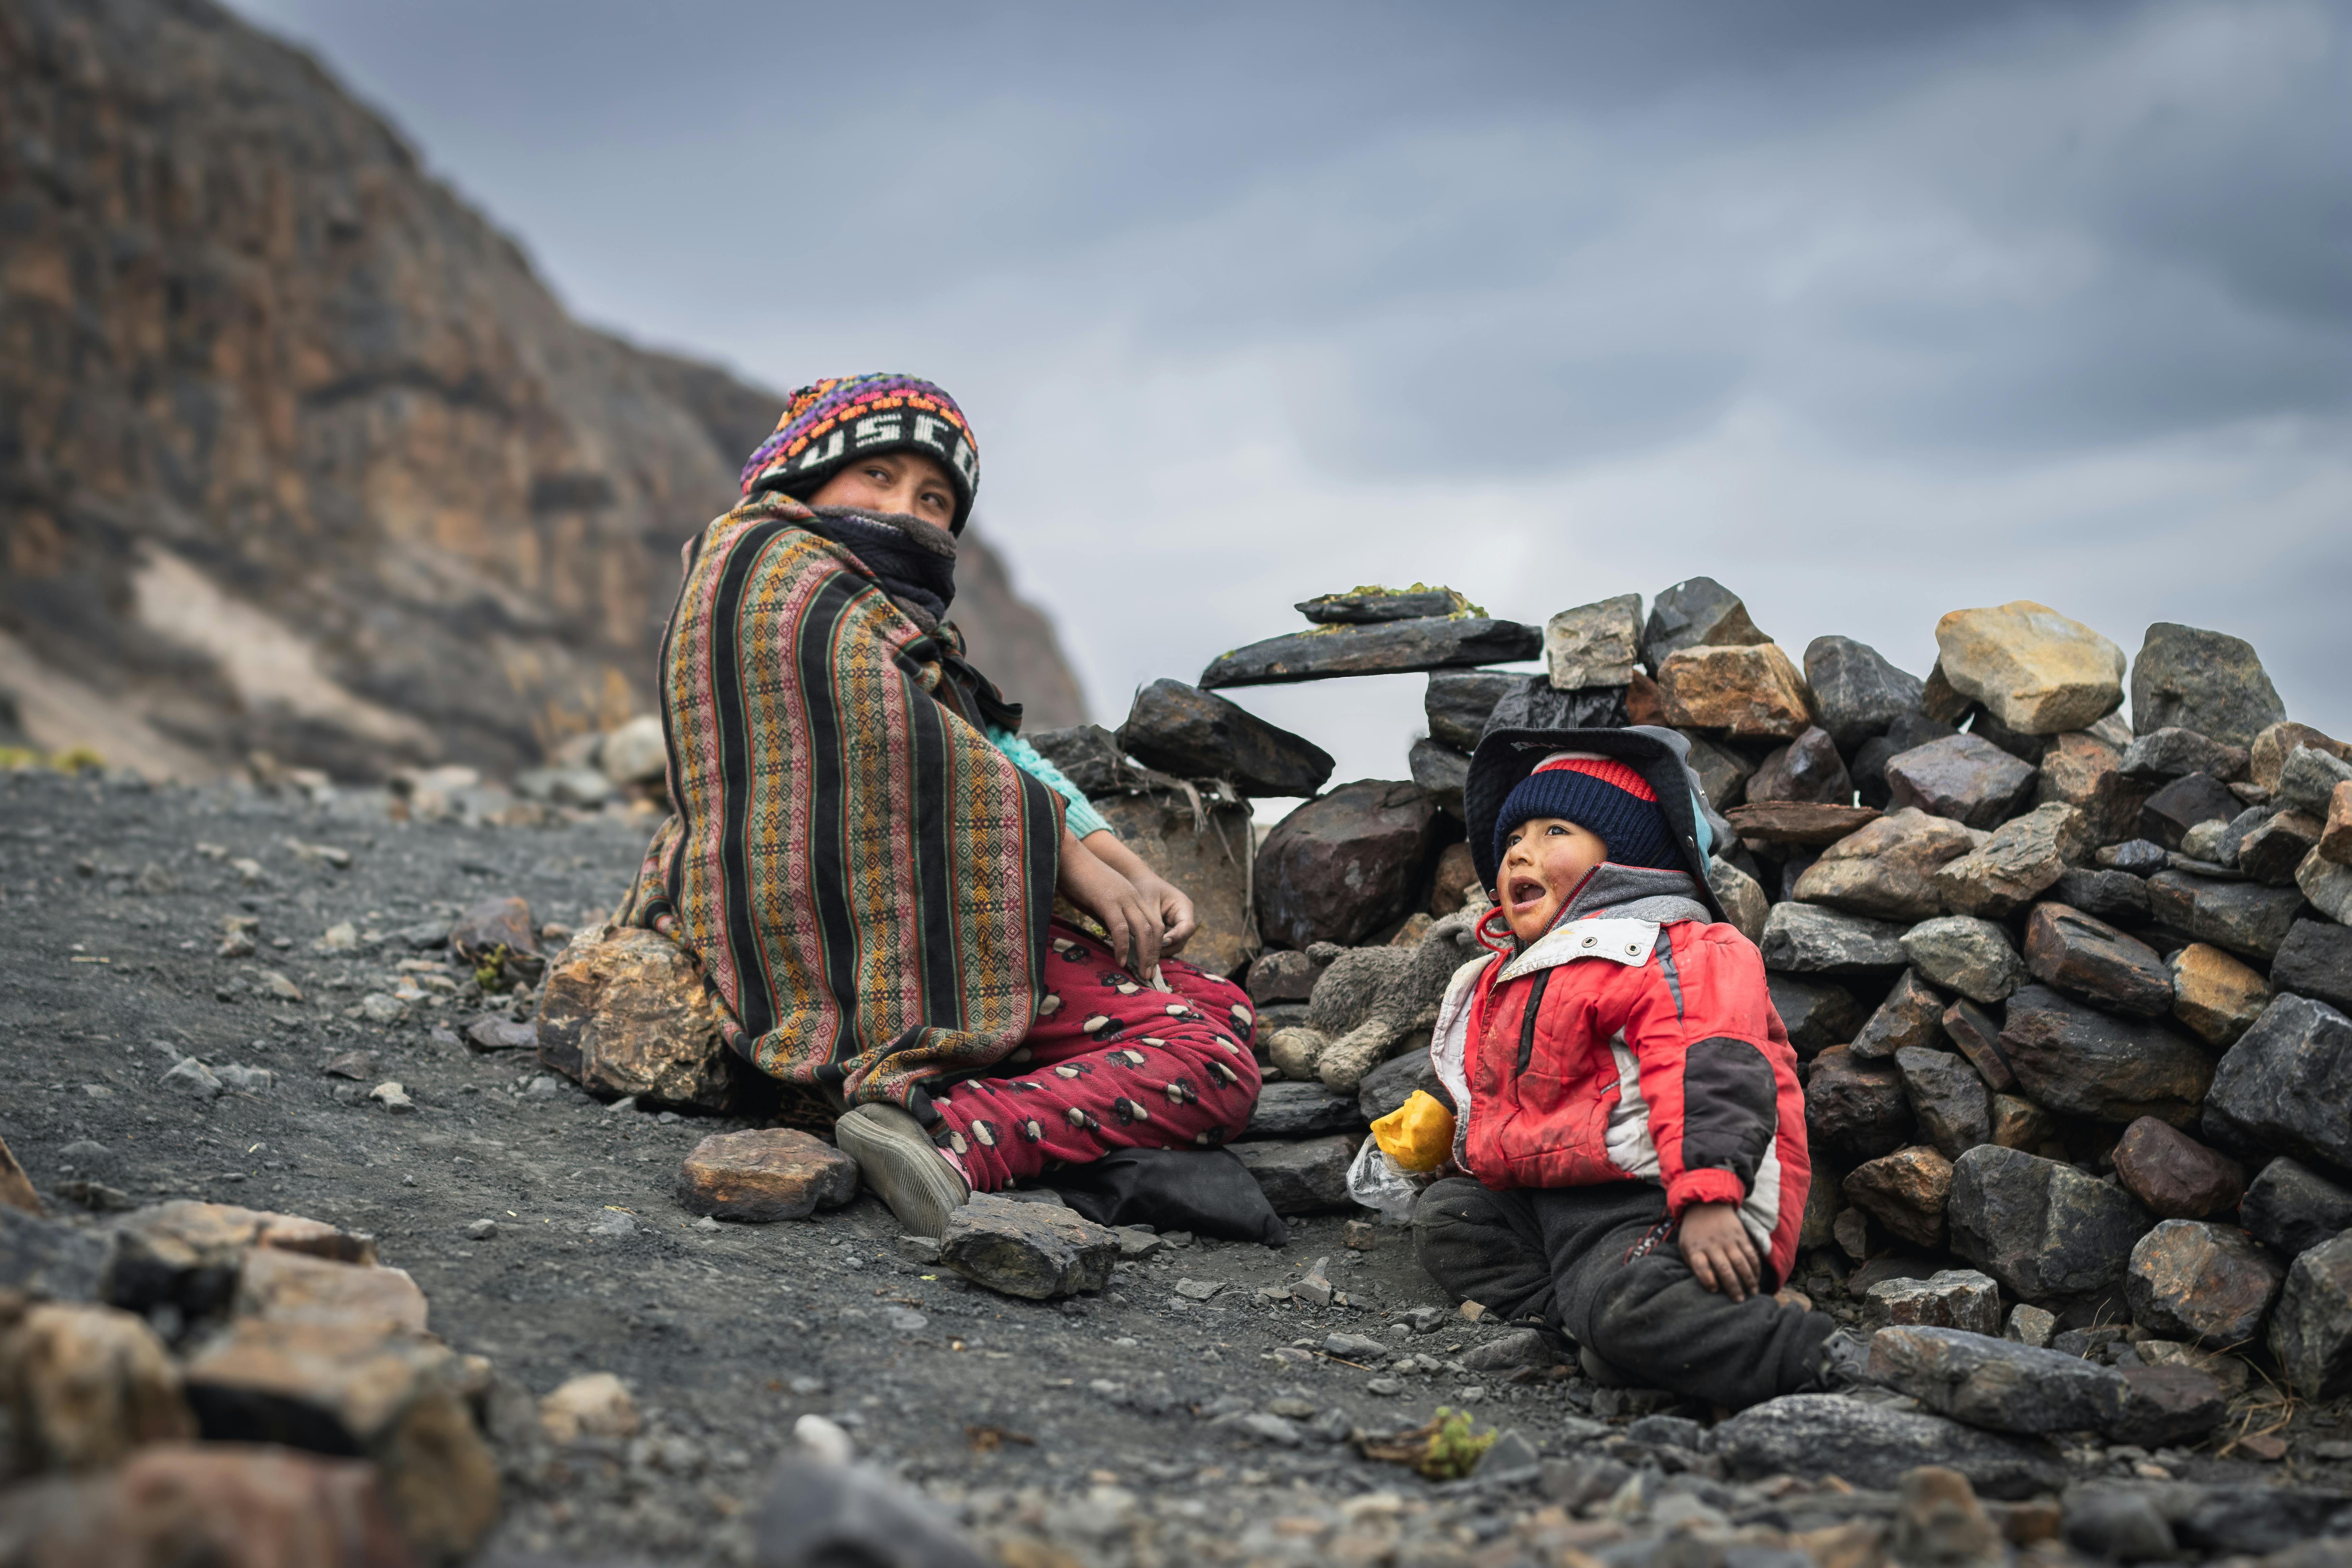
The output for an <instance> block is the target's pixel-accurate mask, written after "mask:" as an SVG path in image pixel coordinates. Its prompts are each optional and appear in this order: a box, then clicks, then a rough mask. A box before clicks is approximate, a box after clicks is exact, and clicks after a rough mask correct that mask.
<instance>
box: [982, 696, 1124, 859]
mask: <svg viewBox="0 0 2352 1568" xmlns="http://www.w3.org/2000/svg"><path fill="white" fill-rule="evenodd" d="M988 739H989V742H990V743H991V744H992V745H993V746H995V748H996V749H997V750H998V751H1000V752H1003V753H1004V754H1005V756H1006V757H1007V758H1008V759H1010V760H1011V762H1012V763H1013V766H1014V767H1016V768H1019V769H1020V770H1021V771H1022V772H1023V773H1027V774H1028V775H1029V776H1030V777H1031V778H1033V779H1035V780H1036V781H1037V782H1038V783H1039V784H1044V785H1045V787H1046V788H1047V789H1050V790H1052V791H1053V792H1054V793H1055V795H1060V796H1061V797H1062V798H1063V799H1064V800H1066V801H1068V802H1069V803H1070V810H1069V816H1068V821H1069V825H1070V831H1071V832H1072V833H1075V834H1076V835H1077V836H1078V837H1081V838H1084V837H1086V836H1087V834H1089V833H1108V832H1110V831H1111V826H1110V824H1109V823H1108V822H1105V821H1104V820H1103V815H1102V813H1101V812H1099V811H1097V810H1096V809H1095V808H1094V803H1093V802H1091V801H1089V800H1088V799H1087V797H1086V796H1085V795H1080V794H1079V793H1078V786H1077V785H1076V784H1072V783H1071V782H1070V781H1069V780H1067V779H1066V778H1064V777H1063V776H1062V770H1061V769H1059V768H1057V767H1055V765H1054V764H1053V763H1049V762H1047V761H1046V760H1045V757H1044V756H1042V755H1041V754H1039V752H1038V751H1037V748H1036V747H1034V746H1033V745H1031V744H1030V743H1029V742H1026V741H1024V740H1023V739H1022V738H1021V737H1020V736H1018V735H1016V734H1014V733H1013V731H1010V730H1000V729H998V728H997V727H996V726H995V725H993V724H991V725H990V726H989V727H988Z"/></svg>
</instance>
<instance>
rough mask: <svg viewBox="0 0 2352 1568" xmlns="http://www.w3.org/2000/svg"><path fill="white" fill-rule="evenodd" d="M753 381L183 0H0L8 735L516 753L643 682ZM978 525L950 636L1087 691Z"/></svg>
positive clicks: (374, 758) (422, 755) (271, 48)
mask: <svg viewBox="0 0 2352 1568" xmlns="http://www.w3.org/2000/svg"><path fill="white" fill-rule="evenodd" d="M812 368H813V369H824V368H827V367H812ZM781 401H782V400H781V399H780V398H779V397H778V396H777V395H774V394H772V393H770V392H765V391H761V390H759V389H756V388H753V387H750V386H746V385H744V384H742V383H740V382H739V381H737V380H735V379H734V378H733V377H731V376H730V375H729V374H726V373H725V372H723V371H721V370H719V369H717V368H715V367H712V366H709V365H703V364H698V363H691V362H688V361H686V360H681V359H677V358H675V357H672V356H669V355H666V354H660V353H651V352H648V351H646V350H645V349H642V348H639V347H637V346H635V345H634V344H631V343H628V342H624V341H622V340H620V339H618V338H615V337H614V336H611V335H610V334H607V333H604V332H599V331H593V330H592V329H590V328H587V327H584V326H583V325H581V324H580V323H578V322H576V321H572V319H571V318H570V317H569V316H568V315H566V313H565V312H564V310H563V308H562V304H561V303H560V302H559V301H558V300H556V299H555V297H554V296H553V295H552V294H551V292H550V291H549V289H548V288H547V286H546V285H545V284H544V283H543V282H542V281H541V279H539V278H538V276H537V275H536V274H535V273H534V272H533V270H532V268H531V266H530V260H529V258H527V257H525V256H524V255H523V253H522V252H521V251H520V249H519V248H518V247H516V245H515V244H514V242H513V241H512V240H510V239H509V238H508V237H506V236H504V235H502V234H500V233H499V231H498V230H497V229H496V228H495V227H493V226H491V224H490V223H489V222H488V220H486V219H485V218H484V217H483V216H481V215H480V214H478V213H477V212H476V211H474V210H473V209H472V208H470V207H468V206H467V205H466V204H465V203H464V202H463V201H461V200H459V199H458V198H457V195H455V194H453V193H452V192H451V191H450V190H449V189H448V188H447V187H446V186H445V185H443V184H441V183H440V182H439V181H437V180H436V179H434V178H432V177H431V176H430V175H429V174H427V173H426V172H425V170H424V169H423V168H422V166H421V165H420V163H419V162H418V159H417V156H416V154H415V152H414V151H413V150H412V149H411V148H410V147H409V146H408V145H407V144H406V143H405V142H403V141H402V139H401V138H400V136H399V134H398V132H395V131H394V129H393V128H392V127H391V126H389V125H387V124H386V123H385V122H384V121H383V120H382V119H381V118H380V117H378V116H377V115H375V114H373V113H371V112H369V111H368V110H365V109H364V108H362V106H360V105H359V104H358V103H356V102H354V101H353V100H352V98H351V97H350V96H349V95H348V94H347V93H346V92H345V91H344V90H343V89H342V88H341V86H340V85H339V84H338V83H337V82H336V81H335V80H334V79H333V78H332V77H331V76H330V75H329V74H328V73H327V72H326V71H325V70H324V69H322V68H320V66H319V64H318V63H317V62H315V61H314V60H312V59H310V58H309V57H307V56H306V55H304V54H303V53H302V52H300V51H299V50H298V49H294V48H291V47H288V46H286V45H283V44H281V43H278V42H277V41H276V40H274V39H271V38H269V37H266V36H264V35H262V34H260V33H258V32H257V31H255V30H254V29H252V28H251V27H249V26H246V25H245V24H243V23H242V22H240V21H238V20H237V19H236V18H235V17H234V16H230V15H228V14H227V13H226V12H224V11H223V10H221V9H220V8H219V7H218V6H216V5H211V4H209V3H208V0H0V691H5V692H7V693H10V694H12V695H13V697H14V700H15V707H16V714H17V718H16V722H17V723H18V724H19V725H20V726H21V728H22V729H23V731H25V732H26V734H27V735H28V736H29V738H30V739H31V740H32V741H34V742H37V743H39V744H43V745H47V746H51V747H55V746H58V745H63V744H67V743H88V744H90V745H92V746H94V747H95V748H96V749H98V750H100V752H104V753H106V754H107V755H108V758H109V760H110V761H119V762H124V763H133V764H135V765H140V766H142V767H143V768H145V769H147V770H148V771H151V772H163V773H179V774H184V775H186V774H198V773H210V772H216V771H218V770H220V769H221V768H223V767H225V766H229V765H234V764H236V763H239V762H240V761H242V760H244V759H245V758H247V756H248V755H249V753H251V752H255V751H266V752H270V753H272V754H274V755H275V756H277V757H278V759H280V760H281V761H284V762H288V763H305V764H310V765H314V766H320V767H324V768H327V769H329V770H331V771H332V772H335V773H341V774H345V775H351V776H368V775H372V774H374V773H380V772H381V771H383V769H384V768H386V767H388V766H391V765H395V764H398V763H409V762H425V761H434V760H439V761H452V762H465V763H474V764H477V765H481V766H487V767H490V768H494V769H501V770H503V769H507V768H511V767H515V766H519V765H522V764H526V763H531V762H535V761H537V760H538V759H539V758H540V757H541V754H542V753H543V752H544V751H545V750H546V749H547V748H549V747H551V746H552V745H554V744H555V743H557V742H560V741H562V739H563V738H565V737H566V736H568V735H571V734H572V733H576V732H578V731H583V730H585V729H591V728H596V727H601V726H604V725H607V724H610V723H612V722H614V721H618V720H620V719H622V718H625V717H626V716H627V715H628V714H629V713H631V712H633V711H636V710H642V709H643V708H645V707H646V702H647V696H648V689H647V680H648V676H649V670H650V665H651V652H652V647H653V644H654V641H655V639H656V636H657V634H658V631H659V628H660V624H661V620H662V617H663V616H664V614H665V613H666V611H667V607H668V601H669V597H670V595H671V593H672V592H673V589H674V586H675V584H676V581H677V547H678V545H679V543H680V542H681V541H683V540H684V539H685V538H687V537H688V535H690V534H691V533H692V532H693V531H694V530H695V529H697V528H698V527H699V526H700V525H701V524H702V523H703V522H704V521H707V520H708V519H709V517H711V516H712V515H714V514H715V513H717V512H718V511H719V510H723V509H724V508H725V507H726V505H727V504H728V503H729V500H730V498H731V496H732V495H733V492H734V476H735V473H736V469H737V466H738V464H739V463H740V461H741V458H743V456H744V455H745V454H746V453H748V452H749V451H750V450H751V447H753V446H754V445H756V444H757V442H758V440H759V439H760V437H761V436H763V435H764V434H765V433H766V432H767V430H768V429H769V428H770V427H771V426H772V424H773V422H774V419H775V416H776V411H777V409H778V407H779V406H780V405H781ZM967 545H968V554H967V559H966V563H965V565H964V569H963V573H962V579H963V584H964V588H965V592H964V594H963V595H962V597H961V598H960V599H959V601H958V603H957V613H958V617H959V619H960V620H961V621H962V622H963V623H964V625H965V626H966V629H967V631H968V632H969V633H970V634H971V639H972V642H973V645H974V653H975V657H976V658H978V659H979V660H980V662H981V663H982V666H983V668H989V669H990V670H991V671H992V673H995V674H997V675H998V677H999V679H1000V680H1001V682H1002V683H1003V686H1004V687H1005V689H1006V690H1007V693H1008V694H1009V695H1012V696H1014V697H1017V698H1022V699H1025V700H1027V701H1028V702H1029V704H1030V706H1031V708H1032V710H1033V713H1034V721H1035V722H1037V723H1038V724H1040V725H1041V726H1052V725H1056V724H1066V723H1071V722H1076V721H1079V720H1081V719H1083V718H1084V716H1085V715H1084V712H1083V705H1082V700H1081V699H1080V696H1079V693H1078V689H1077V684H1076V679H1074V678H1073V676H1072V675H1071V672H1070V670H1069V668H1068V667H1067V665H1066V662H1065V661H1064V659H1063V658H1062V655H1061V652H1060V650H1059V648H1058V647H1057V646H1056V644H1055V638H1054V634H1053V630H1052V627H1051V626H1050V624H1049V623H1048V622H1047V621H1046V620H1045V617H1044V616H1042V615H1041V614H1039V612H1037V611H1036V610H1035V609H1034V608H1033V607H1032V606H1030V605H1025V604H1024V603H1022V602H1021V601H1020V600H1019V599H1018V598H1017V597H1015V595H1013V589H1012V586H1011V584H1010V581H1009V579H1008V578H1007V576H1006V574H1005V572H1004V569H1003V565H1002V563H1000V562H999V561H998V559H997V558H996V557H995V556H993V555H992V553H990V552H988V550H987V548H986V546H985V545H984V544H982V543H980V542H978V541H976V540H973V539H971V538H969V537H968V539H967ZM7 706H8V705H7V704H6V703H5V702H0V715H5V712H6V710H7ZM4 739H5V737H0V740H4Z"/></svg>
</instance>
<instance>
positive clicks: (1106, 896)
mask: <svg viewBox="0 0 2352 1568" xmlns="http://www.w3.org/2000/svg"><path fill="white" fill-rule="evenodd" d="M1090 837H1094V836H1090ZM1054 887H1055V891H1057V892H1059V893H1060V894H1061V895H1062V897H1064V898H1066V899H1067V900H1070V902H1072V903H1074V904H1076V905H1077V906H1078V908H1080V909H1082V910H1086V911H1087V913H1088V914H1090V915H1092V916H1094V918H1095V919H1097V920H1098V921H1101V922H1102V926H1103V929H1104V930H1105V931H1108V932H1109V933H1110V950H1111V953H1112V955H1113V956H1114V957H1117V958H1118V959H1119V960H1120V961H1121V962H1122V963H1125V964H1126V965H1127V966H1128V969H1129V971H1130V972H1131V973H1133V974H1134V975H1135V977H1136V978H1137V979H1138V980H1149V979H1150V977H1151V975H1152V973H1153V972H1155V971H1156V970H1158V969H1159V967H1160V918H1159V914H1158V912H1157V911H1156V910H1152V909H1150V908H1149V907H1147V906H1146V905H1145V903H1144V901H1143V897H1142V895H1141V894H1139V893H1138V892H1137V891H1136V889H1135V884H1134V883H1132V882H1130V881H1129V880H1128V879H1126V878H1125V877H1124V876H1121V875H1120V874H1119V873H1118V872H1117V871H1115V870H1113V869H1112V868H1110V867H1108V866H1107V865H1105V864H1104V863H1103V862H1102V861H1101V860H1099V859H1097V858H1096V857H1095V854H1094V852H1093V851H1092V850H1090V849H1088V848H1087V847H1086V846H1085V845H1084V844H1082V843H1080V842H1079V841H1078V837H1077V835H1076V834H1075V833H1072V832H1071V831H1070V830H1069V829H1068V828H1066V827H1065V828H1063V829H1062V853H1061V864H1060V867H1059V868H1058V869H1057V870H1056V872H1055V877H1054ZM1187 912H1190V911H1189V910H1188V911H1187Z"/></svg>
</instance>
